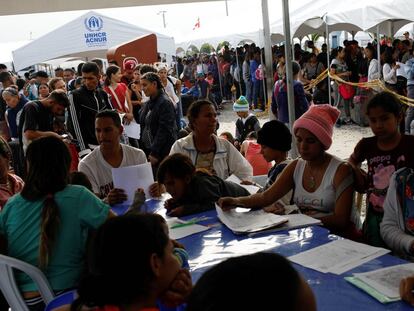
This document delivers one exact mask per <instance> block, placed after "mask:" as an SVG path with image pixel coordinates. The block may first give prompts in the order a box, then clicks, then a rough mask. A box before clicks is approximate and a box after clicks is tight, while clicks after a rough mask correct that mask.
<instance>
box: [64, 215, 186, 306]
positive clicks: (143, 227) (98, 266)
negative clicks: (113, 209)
mask: <svg viewBox="0 0 414 311" xmlns="http://www.w3.org/2000/svg"><path fill="white" fill-rule="evenodd" d="M125 237H128V238H125ZM137 245H139V246H138V247H136V246H137ZM175 250H176V249H175V248H174V243H173V241H172V240H170V239H169V237H168V227H167V225H166V223H165V220H164V219H163V218H162V217H161V216H159V215H156V214H138V215H137V214H129V215H124V216H119V217H116V218H112V219H110V220H108V221H107V222H106V223H105V224H104V225H102V226H101V227H100V228H99V230H98V232H97V234H96V237H95V240H94V247H93V252H92V258H91V267H92V271H91V272H90V274H89V275H88V276H87V277H86V278H84V279H83V280H82V281H81V283H80V285H79V289H78V293H79V298H78V299H77V300H75V301H74V302H73V305H72V309H71V310H84V309H83V308H82V307H83V306H87V307H88V308H92V309H87V310H95V311H120V310H147V311H149V310H153V311H156V310H158V306H159V304H158V302H157V300H160V301H162V302H163V303H165V304H166V305H169V306H177V305H179V304H181V303H183V302H184V301H185V299H186V298H187V296H188V295H189V293H190V291H191V288H192V284H191V276H190V273H189V272H188V270H187V269H183V268H180V263H179V260H177V259H178V257H177V256H178V255H177V253H176V251H175Z"/></svg>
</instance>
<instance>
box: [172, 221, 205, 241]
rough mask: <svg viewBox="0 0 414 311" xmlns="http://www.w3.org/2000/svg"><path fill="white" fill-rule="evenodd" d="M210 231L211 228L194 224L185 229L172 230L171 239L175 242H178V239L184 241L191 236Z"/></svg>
mask: <svg viewBox="0 0 414 311" xmlns="http://www.w3.org/2000/svg"><path fill="white" fill-rule="evenodd" d="M209 229H210V228H209V227H206V226H202V225H198V224H192V225H188V226H184V227H179V228H174V229H170V238H171V239H173V240H178V239H182V238H185V237H187V236H190V235H192V234H196V233H199V232H203V231H207V230H209Z"/></svg>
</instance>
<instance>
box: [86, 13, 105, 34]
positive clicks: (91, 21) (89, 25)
mask: <svg viewBox="0 0 414 311" xmlns="http://www.w3.org/2000/svg"><path fill="white" fill-rule="evenodd" d="M85 27H86V29H88V30H89V31H100V30H101V29H102V27H103V20H102V18H100V17H96V16H91V17H89V18H88V17H87V18H85Z"/></svg>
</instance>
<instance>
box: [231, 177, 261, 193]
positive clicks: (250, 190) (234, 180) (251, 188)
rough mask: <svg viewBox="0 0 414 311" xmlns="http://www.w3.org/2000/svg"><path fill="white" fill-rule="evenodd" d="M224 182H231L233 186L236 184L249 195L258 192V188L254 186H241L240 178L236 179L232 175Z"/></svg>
mask: <svg viewBox="0 0 414 311" xmlns="http://www.w3.org/2000/svg"><path fill="white" fill-rule="evenodd" d="M226 181H231V182H234V183H235V184H238V185H239V186H242V187H243V188H244V189H246V190H247V191H249V193H250V194H255V193H257V191H259V190H260V188H259V187H257V186H254V185H242V184H241V180H240V178H239V177H237V176H236V175H234V174H232V175H230V176H229V177H227V179H226Z"/></svg>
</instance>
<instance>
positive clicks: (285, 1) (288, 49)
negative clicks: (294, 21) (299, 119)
mask: <svg viewBox="0 0 414 311" xmlns="http://www.w3.org/2000/svg"><path fill="white" fill-rule="evenodd" d="M282 7H283V29H284V33H285V41H286V42H285V59H286V67H285V68H286V86H287V98H288V111H289V128H290V131H291V132H292V129H293V123H294V122H295V115H296V114H295V97H294V95H293V70H292V41H291V40H292V38H291V36H290V16H289V0H282ZM292 136H293V137H292V138H293V139H292V149H291V150H290V155H291V158H292V159H295V158H297V156H298V153H297V150H296V142H295V138H294V137H295V136H294V135H292Z"/></svg>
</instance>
